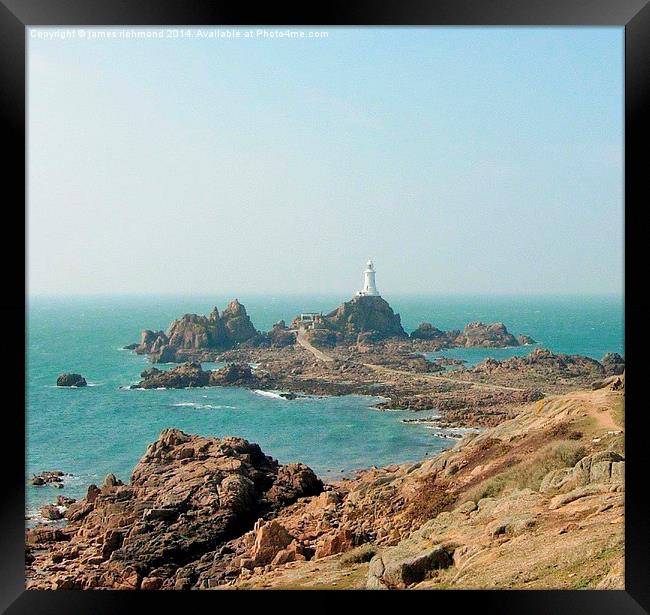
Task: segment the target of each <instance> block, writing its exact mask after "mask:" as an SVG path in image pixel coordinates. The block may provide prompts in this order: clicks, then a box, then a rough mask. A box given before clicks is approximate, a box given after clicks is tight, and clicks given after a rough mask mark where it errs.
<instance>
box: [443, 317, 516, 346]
mask: <svg viewBox="0 0 650 615" xmlns="http://www.w3.org/2000/svg"><path fill="white" fill-rule="evenodd" d="M454 345H455V346H463V347H465V348H470V347H475V346H480V347H483V348H502V347H504V346H519V341H518V340H517V338H516V337H515V336H514V335H512V334H511V333H509V332H508V330H507V329H506V326H505V325H504V324H503V323H502V322H495V323H492V324H487V325H486V324H484V323H482V322H471V323H469V324H467V325H465V328H464V329H463V330H462V332H461V333H460V334H459V335H458V336H457V337H456V339H455V340H454Z"/></svg>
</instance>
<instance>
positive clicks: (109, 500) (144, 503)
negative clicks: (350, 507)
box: [27, 429, 322, 589]
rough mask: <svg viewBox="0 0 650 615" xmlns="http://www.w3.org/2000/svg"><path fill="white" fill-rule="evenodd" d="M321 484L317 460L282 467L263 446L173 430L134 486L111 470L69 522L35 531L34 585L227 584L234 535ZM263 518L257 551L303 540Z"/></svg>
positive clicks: (144, 462) (151, 451)
mask: <svg viewBox="0 0 650 615" xmlns="http://www.w3.org/2000/svg"><path fill="white" fill-rule="evenodd" d="M321 490H322V483H321V482H320V481H319V480H318V479H317V478H316V476H315V475H314V473H313V472H312V471H311V470H310V469H309V468H308V467H306V466H303V465H289V466H281V465H280V464H278V463H277V462H276V461H275V460H273V459H272V458H270V457H268V456H266V455H264V453H263V452H262V451H261V450H260V448H259V446H258V445H257V444H252V443H249V442H247V441H246V440H243V439H241V438H223V439H218V438H203V437H199V436H190V435H188V434H186V433H183V432H182V431H179V430H177V429H166V430H165V431H163V432H162V433H161V435H160V437H159V438H158V440H156V441H155V442H154V443H152V444H151V445H150V446H149V447H148V448H147V451H146V453H145V455H144V456H143V458H142V459H141V460H140V462H139V463H138V465H137V466H136V467H135V469H134V471H133V475H132V477H131V480H130V482H129V483H128V484H126V485H124V484H122V483H121V482H120V481H117V480H116V479H115V478H114V477H108V478H107V480H106V481H105V483H104V485H102V487H101V488H99V489H98V488H97V487H95V488H94V490H93V491H92V492H89V495H88V496H87V497H86V498H84V499H83V500H81V501H80V502H78V503H76V504H75V505H73V506H71V507H70V509H68V511H67V512H66V517H67V519H68V520H69V523H68V526H67V527H66V528H64V530H58V529H54V528H49V527H43V526H41V527H36V528H34V529H32V530H28V531H27V544H28V545H38V546H39V551H38V552H36V551H35V552H33V553H31V557H32V561H31V563H30V564H29V568H28V577H29V582H28V587H30V588H42V589H50V588H52V589H62V588H67V589H88V588H100V587H101V588H116V589H117V588H120V589H158V588H162V589H184V588H191V587H200V586H204V585H203V580H204V578H205V577H202V573H204V572H206V571H209V575H210V579H211V581H212V582H214V583H219V582H223V581H224V579H225V578H226V577H227V576H228V574H229V572H228V571H229V567H231V566H232V561H231V560H232V554H233V549H232V548H229V547H228V546H227V545H228V544H229V542H230V541H233V540H236V539H238V538H239V537H241V536H242V535H243V534H244V533H246V532H247V531H248V530H249V529H250V528H253V526H254V524H255V522H256V520H258V519H262V518H264V519H268V518H273V516H275V515H277V514H278V512H280V511H281V510H282V509H283V507H285V506H287V505H290V504H291V503H293V502H295V501H296V500H297V499H298V498H302V497H306V496H312V495H317V494H318V493H319V492H320V491H321ZM91 493H92V495H91ZM81 511H82V512H81ZM260 525H263V526H264V527H265V528H266V530H265V532H264V535H263V536H259V537H258V538H259V540H257V541H256V551H254V553H255V554H256V556H257V557H258V558H259V560H260V562H262V561H264V562H265V563H270V561H271V560H272V559H273V558H274V557H275V556H276V555H277V553H278V552H279V551H281V550H284V549H286V548H287V547H289V545H290V544H291V542H292V540H293V539H292V538H290V537H288V536H287V535H286V533H285V532H283V531H282V530H281V528H278V527H277V526H276V525H275V524H273V522H272V521H271V523H270V524H268V523H266V524H262V523H261V522H260V523H259V524H258V526H256V527H257V530H259V529H260ZM236 570H237V572H239V566H237V567H236Z"/></svg>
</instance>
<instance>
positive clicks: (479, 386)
mask: <svg viewBox="0 0 650 615" xmlns="http://www.w3.org/2000/svg"><path fill="white" fill-rule="evenodd" d="M364 365H365V366H366V367H369V368H370V369H374V370H375V371H383V372H388V373H392V374H399V375H400V376H411V377H412V378H425V379H427V380H435V381H437V382H454V383H456V384H467V385H470V386H473V387H475V388H477V389H486V390H491V391H494V390H497V391H525V390H526V389H521V388H518V387H508V386H505V385H502V384H486V383H484V382H474V381H472V380H460V379H459V378H449V377H446V376H435V375H434V374H421V373H413V372H404V371H401V370H399V369H391V368H390V367H384V366H383V365H373V364H371V363H364Z"/></svg>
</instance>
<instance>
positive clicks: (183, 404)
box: [172, 401, 237, 410]
mask: <svg viewBox="0 0 650 615" xmlns="http://www.w3.org/2000/svg"><path fill="white" fill-rule="evenodd" d="M172 405H173V406H175V407H177V408H198V409H199V410H236V409H237V406H227V405H225V404H197V403H195V402H192V401H182V402H179V403H177V404H172Z"/></svg>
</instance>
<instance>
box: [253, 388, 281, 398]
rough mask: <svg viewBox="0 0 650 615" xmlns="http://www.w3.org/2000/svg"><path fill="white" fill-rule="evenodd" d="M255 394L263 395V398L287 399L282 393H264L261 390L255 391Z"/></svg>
mask: <svg viewBox="0 0 650 615" xmlns="http://www.w3.org/2000/svg"><path fill="white" fill-rule="evenodd" d="M253 393H255V394H256V395H261V396H262V397H272V398H273V399H286V398H284V397H282V395H280V393H281V391H262V390H261V389H255V390H253Z"/></svg>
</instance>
